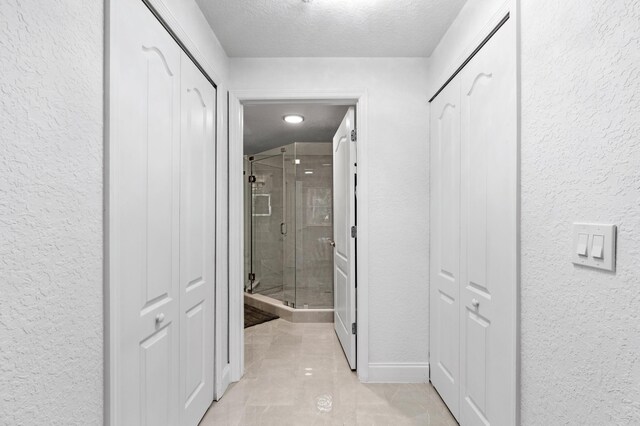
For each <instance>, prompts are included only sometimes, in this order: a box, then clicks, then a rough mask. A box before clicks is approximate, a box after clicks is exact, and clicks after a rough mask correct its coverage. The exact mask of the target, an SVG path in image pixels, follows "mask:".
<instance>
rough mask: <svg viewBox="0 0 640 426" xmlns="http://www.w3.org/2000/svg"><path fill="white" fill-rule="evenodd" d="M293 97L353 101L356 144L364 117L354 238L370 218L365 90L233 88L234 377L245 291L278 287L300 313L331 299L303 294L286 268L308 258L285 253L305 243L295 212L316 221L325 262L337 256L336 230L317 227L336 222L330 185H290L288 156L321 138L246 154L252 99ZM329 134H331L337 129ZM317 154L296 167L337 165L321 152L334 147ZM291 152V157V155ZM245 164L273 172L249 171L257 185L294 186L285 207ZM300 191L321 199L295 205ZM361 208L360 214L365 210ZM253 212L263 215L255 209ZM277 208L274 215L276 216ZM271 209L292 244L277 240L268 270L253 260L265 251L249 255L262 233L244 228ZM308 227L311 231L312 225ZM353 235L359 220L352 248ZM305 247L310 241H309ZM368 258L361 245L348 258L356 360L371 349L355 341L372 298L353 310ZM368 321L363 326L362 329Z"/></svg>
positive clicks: (239, 367)
mask: <svg viewBox="0 0 640 426" xmlns="http://www.w3.org/2000/svg"><path fill="white" fill-rule="evenodd" d="M287 103H288V104H291V103H296V104H302V105H321V106H325V107H326V106H335V107H341V108H342V109H343V110H344V109H347V110H350V111H352V114H353V118H352V119H351V120H350V121H349V124H350V125H351V126H353V130H354V140H353V141H351V133H350V134H349V142H350V143H353V146H354V147H355V143H356V139H355V117H356V116H358V117H359V121H358V131H359V132H360V137H359V138H358V140H357V142H358V156H359V157H358V163H359V164H356V161H353V167H356V165H357V166H358V180H359V182H358V183H359V187H358V203H359V204H358V213H357V214H356V211H355V202H353V203H351V204H350V205H349V207H348V208H349V209H353V215H352V219H351V221H348V220H347V221H345V223H346V222H349V235H350V238H351V232H352V231H351V226H354V227H355V225H356V222H357V224H358V227H360V228H361V233H360V235H358V237H360V236H361V235H362V234H363V233H362V229H363V228H364V229H366V222H367V221H366V215H365V214H364V212H366V209H364V208H363V206H366V190H362V188H363V186H360V184H361V183H362V182H366V172H362V173H361V170H362V169H364V167H362V166H363V165H364V164H366V152H364V151H366V149H363V150H361V149H360V144H361V143H363V142H364V138H363V137H362V136H363V135H366V124H365V123H366V122H365V119H364V117H365V115H364V111H365V109H366V95H365V94H357V95H349V94H344V95H336V94H314V95H313V96H310V95H309V94H304V93H296V94H286V95H284V96H283V95H282V94H275V93H274V94H273V96H269V95H265V94H264V93H261V94H256V95H252V94H250V93H233V92H232V93H230V96H229V111H230V129H229V130H230V146H229V153H230V154H229V155H230V176H231V183H230V205H231V210H232V212H233V211H234V210H235V211H236V212H238V213H240V214H239V215H234V214H233V213H232V214H231V215H230V219H232V218H234V216H235V217H236V218H238V217H239V218H240V219H241V220H237V219H236V220H233V219H232V220H231V222H232V223H230V243H231V242H236V244H232V246H233V247H230V257H231V259H230V279H231V283H232V286H233V287H234V288H235V289H236V290H235V291H233V294H232V297H231V298H230V299H231V300H230V310H231V315H232V319H231V326H232V327H231V336H230V340H231V350H232V356H231V359H232V360H234V361H235V360H237V363H236V364H235V365H234V366H232V368H233V372H234V380H239V379H240V377H241V376H242V374H243V368H244V330H243V327H242V326H241V325H242V324H243V321H244V319H243V311H244V309H243V307H244V299H245V292H246V293H250V294H253V295H258V296H259V295H260V292H261V291H266V292H271V293H272V295H275V296H276V299H275V300H276V301H277V302H278V303H279V304H281V306H286V307H288V308H291V309H293V310H295V312H296V313H297V312H304V311H310V310H313V309H314V308H317V309H323V308H326V306H321V307H319V306H315V307H314V306H313V303H314V302H313V301H312V300H311V299H309V298H308V297H307V300H306V302H305V300H304V295H305V291H304V285H305V284H304V282H303V284H299V285H298V286H297V287H296V284H298V283H296V282H295V274H291V273H289V274H287V268H289V271H290V272H291V271H294V272H298V271H299V270H300V269H299V268H300V267H301V266H302V267H304V265H303V264H301V262H300V258H299V257H298V260H297V264H296V261H295V260H294V261H293V262H292V259H291V257H288V256H287V254H294V256H293V259H296V256H295V251H296V244H298V248H300V247H299V245H300V241H301V239H298V243H296V238H295V236H296V232H295V231H300V230H301V229H300V228H301V227H300V226H297V228H296V225H293V226H294V228H291V225H292V223H291V222H292V221H291V219H293V218H294V216H293V215H296V216H297V217H295V218H296V219H298V224H300V223H303V224H305V225H310V226H311V227H312V228H316V229H314V231H315V232H320V233H321V234H322V235H320V234H318V235H315V236H313V237H311V239H310V240H312V241H313V242H314V244H316V243H317V244H316V249H317V250H318V251H316V252H315V254H316V256H317V257H319V258H321V259H324V261H326V262H325V263H327V264H328V265H331V264H332V263H333V264H334V265H335V262H329V260H330V259H331V256H327V253H332V252H334V251H335V249H334V247H333V246H334V243H335V241H334V240H335V237H334V238H330V236H331V234H329V233H327V232H326V231H327V230H328V229H324V231H323V232H321V231H320V230H319V229H318V228H321V227H323V225H324V227H325V228H329V226H326V225H328V224H329V223H328V221H329V219H331V222H332V223H331V224H332V225H333V224H334V223H335V219H336V218H335V217H334V216H333V215H334V209H335V205H334V203H335V198H333V199H331V208H330V206H329V205H328V203H327V201H328V200H327V193H328V191H327V189H328V188H308V190H307V191H306V192H305V188H304V185H303V186H300V184H298V193H297V194H296V183H295V181H292V182H291V183H290V185H291V186H290V187H288V188H287V185H286V181H287V172H286V166H287V164H286V163H287V161H289V162H291V164H292V165H296V164H295V160H296V158H295V157H296V156H298V155H304V151H305V149H309V148H313V146H314V145H315V148H314V149H312V150H316V151H318V150H317V148H318V147H319V146H320V145H321V144H314V143H308V141H300V140H298V141H285V142H284V145H282V142H281V145H276V146H272V147H266V148H269V149H267V150H264V151H261V150H258V151H255V152H254V155H251V156H245V155H244V154H245V153H244V137H245V132H244V123H245V120H246V119H247V111H249V110H250V109H251V108H252V107H254V106H264V105H283V104H287ZM349 106H352V107H351V108H349ZM360 117H363V118H362V119H360ZM341 118H342V119H343V121H344V117H341ZM282 119H283V117H279V120H282ZM335 130H337V129H335V128H334V130H333V136H335ZM331 139H333V137H332V138H331ZM343 139H344V138H343ZM324 141H325V142H327V143H326V147H329V146H331V151H333V147H334V146H335V142H340V138H339V139H338V141H333V140H331V141H326V138H325V140H324ZM295 142H298V144H295ZM305 142H307V143H305ZM328 142H331V143H328ZM363 144H364V143H363ZM345 146H347V145H345ZM283 148H284V152H283V151H282V149H283ZM325 149H326V148H325ZM320 151H322V150H320ZM315 154H319V155H318V159H317V160H318V161H319V162H318V164H316V165H315V166H313V167H307V169H308V170H305V167H304V165H303V164H302V163H301V162H300V164H297V165H296V166H298V167H297V168H292V170H294V171H297V172H298V173H301V174H303V175H304V176H307V177H309V176H312V175H314V174H315V173H316V172H315V169H314V167H316V166H319V167H329V166H326V164H331V166H332V167H333V166H334V164H332V162H331V163H329V162H327V161H324V160H322V159H321V158H320V157H323V155H322V154H324V157H325V159H326V158H327V154H329V151H328V152H326V153H323V152H316V153H315ZM288 156H289V157H290V158H287V157H288ZM249 157H253V159H251V160H250V159H249ZM328 158H332V159H333V158H334V156H333V155H331V156H329V157H328ZM298 160H301V158H298ZM349 161H350V160H349ZM363 163H364V164H363ZM309 164H310V163H309ZM323 164H325V166H323ZM345 164H348V163H345ZM279 165H281V166H279ZM247 170H249V171H250V173H252V171H253V172H255V171H260V170H262V171H263V172H265V171H267V172H266V174H268V175H270V176H271V177H270V178H266V179H265V178H264V177H263V178H262V180H263V182H259V180H260V178H259V176H257V175H253V174H250V175H249V176H255V179H256V182H253V183H256V184H257V185H256V187H259V186H263V187H266V186H270V187H271V189H274V188H275V187H276V186H280V185H282V186H280V187H281V188H283V189H282V192H281V193H284V194H286V193H287V189H288V190H289V192H288V193H289V197H288V198H287V197H286V196H284V195H283V196H282V203H281V204H282V207H280V201H279V199H280V198H281V197H280V194H278V195H277V198H278V200H274V196H273V194H274V193H273V192H271V193H267V192H268V191H264V193H260V192H261V191H260V190H256V189H254V190H252V191H251V192H250V191H249V190H248V188H247V184H246V182H248V179H249V178H248V177H246V172H247ZM243 172H245V173H243ZM334 172H335V170H334ZM263 174H265V173H263ZM276 175H277V176H276ZM238 176H239V177H240V179H238V180H236V177H238ZM280 176H282V178H280ZM251 179H253V178H251ZM269 179H271V181H272V182H267V181H268V180H269ZM353 184H354V185H355V177H354V178H353ZM234 186H235V187H236V188H238V187H239V188H238V189H240V190H239V191H237V190H236V191H237V192H236V191H234ZM254 188H255V187H254ZM352 190H353V191H354V192H353V195H354V197H355V187H353V188H352ZM234 192H235V194H234ZM238 194H240V196H239V197H238ZM323 194H324V195H323ZM296 195H298V196H299V197H298V199H299V200H302V199H305V200H315V202H313V201H312V204H314V203H315V205H314V206H305V207H309V208H305V209H301V210H299V211H298V212H296V211H295V199H296V197H295V196H296ZM234 198H235V199H234ZM287 200H288V204H289V206H288V207H287V206H286V205H287ZM247 203H250V204H252V207H251V210H250V211H251V212H252V217H251V218H249V217H248V216H247V215H246V214H245V213H246V211H247V210H245V208H246V207H245V206H246V204H247ZM280 208H282V210H283V212H284V211H285V210H289V219H290V220H289V221H287V220H281V221H279V222H278V221H275V219H276V218H277V217H279V215H280V213H279V212H277V211H276V209H280ZM269 209H271V212H269ZM323 212H324V214H323ZM361 212H362V214H360V213H361ZM254 214H256V215H258V216H253V215H254ZM269 214H271V216H260V215H269ZM274 215H275V216H276V217H273V216H274ZM284 216H286V214H283V216H282V217H283V218H284V219H286V218H285V217H284ZM305 216H307V217H305ZM267 217H272V220H270V222H273V223H270V224H269V225H267V228H268V229H269V232H271V231H273V232H271V233H272V234H276V235H278V234H279V235H280V236H281V237H282V238H281V239H286V238H287V237H291V238H290V241H289V243H288V245H287V244H286V243H282V241H278V245H279V246H280V247H281V249H280V248H279V249H277V250H276V256H275V259H274V258H271V259H268V260H269V262H270V264H271V265H272V268H271V269H269V271H264V270H263V271H259V270H258V269H259V268H255V266H256V265H260V266H261V267H264V266H265V265H264V264H260V262H259V260H260V261H264V260H265V259H257V258H254V259H247V256H249V257H251V256H252V255H253V256H256V255H257V252H256V250H259V247H258V246H259V244H260V243H264V242H259V241H257V237H256V235H247V232H246V230H247V226H251V224H252V223H253V225H256V222H257V220H261V221H263V222H265V219H266V218H267ZM323 221H325V222H326V223H324V224H323V223H322V222H323ZM276 225H277V226H276ZM302 231H303V232H302V234H303V235H304V234H305V230H304V229H303V230H302ZM306 231H307V233H308V230H306ZM234 233H235V234H236V235H240V236H241V237H240V238H234ZM324 234H327V235H324ZM355 238H356V233H355V228H354V230H353V242H354V244H353V246H354V251H355ZM302 240H304V239H302ZM252 243H254V247H253V249H252V248H249V247H247V245H250V244H252ZM281 243H282V244H281ZM359 244H360V242H359ZM302 248H303V249H304V247H302ZM254 249H256V250H254ZM279 250H282V255H281V257H279V254H278V251H279ZM287 250H290V253H287ZM325 252H326V253H325ZM272 255H273V251H272ZM302 259H304V255H303V256H302ZM366 259H367V256H366V253H362V254H361V253H359V257H358V259H357V264H356V258H355V253H354V256H353V259H352V260H350V261H351V264H352V266H353V274H352V277H353V290H354V291H353V297H352V299H351V302H352V304H353V309H352V314H351V317H350V320H349V321H350V323H349V341H352V342H353V345H349V344H347V345H348V346H347V349H345V353H348V354H352V356H351V358H352V359H351V360H352V362H353V365H352V368H355V365H356V358H357V359H358V360H360V359H364V358H366V356H367V353H366V352H367V351H366V346H365V347H364V350H363V351H358V352H357V353H356V351H355V347H356V342H357V344H358V345H360V344H361V341H366V340H364V339H366V327H363V325H364V324H366V305H365V304H364V303H363V304H362V305H360V304H358V310H357V313H356V310H355V306H356V298H357V299H358V300H360V299H361V298H363V297H365V296H366V281H362V280H361V278H362V277H364V278H366V273H363V274H362V277H361V276H360V275H358V278H359V283H358V293H357V294H356V292H355V272H356V270H357V271H360V270H361V269H363V266H364V265H365V264H366ZM280 260H282V262H280ZM324 266H326V265H324ZM315 267H320V266H319V265H318V264H316V265H315ZM252 268H255V271H251V272H250V271H248V269H252ZM274 271H275V274H273V273H272V272H274ZM249 274H252V275H249ZM254 274H255V275H254ZM279 274H281V276H282V280H276V282H277V283H278V284H277V285H276V286H274V285H273V282H271V283H270V280H271V278H272V277H268V275H272V276H273V275H276V276H278V275H279ZM260 275H261V276H260ZM305 275H307V276H309V275H311V276H313V278H317V277H318V276H319V275H322V274H318V273H313V272H311V273H309V274H305V273H304V272H303V273H302V276H303V277H304V276H305ZM333 275H334V277H333V278H334V279H333V280H332V281H334V280H335V273H333ZM262 277H265V278H262ZM263 280H264V281H263ZM252 281H253V282H252ZM279 283H282V284H279ZM287 283H288V286H287ZM256 284H257V285H256ZM236 286H237V287H236ZM332 286H333V282H332ZM276 287H277V288H276ZM308 287H309V286H308ZM300 289H303V291H300ZM361 289H362V291H361ZM247 290H248V291H247ZM296 290H297V293H296ZM306 290H308V291H309V292H310V293H309V292H308V293H307V295H313V291H315V290H313V289H310V288H307V289H306ZM334 296H335V295H334ZM334 300H335V298H334ZM365 300H366V299H365ZM332 304H333V303H332ZM287 305H289V306H287ZM305 305H307V306H306V308H307V309H305ZM325 305H326V304H325ZM331 307H333V306H331ZM332 314H333V313H332ZM333 315H335V314H333ZM333 315H332V316H333ZM356 317H357V319H356ZM363 323H364V324H363ZM352 324H353V326H352ZM356 324H358V326H360V327H358V326H356ZM357 328H359V330H357ZM363 329H364V331H365V332H363V333H360V332H361V331H362V330H363ZM341 343H343V342H342V340H341ZM343 346H345V345H344V343H343ZM236 355H237V356H236ZM347 358H349V355H347ZM350 364H351V362H350ZM360 365H362V364H359V365H358V376H359V377H360V378H361V380H362V377H363V376H362V375H363V374H366V365H367V363H364V366H363V368H362V371H361V368H360Z"/></svg>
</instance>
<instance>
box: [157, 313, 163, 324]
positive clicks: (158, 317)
mask: <svg viewBox="0 0 640 426" xmlns="http://www.w3.org/2000/svg"><path fill="white" fill-rule="evenodd" d="M162 321H164V314H163V313H159V314H158V315H156V324H160V323H161V322H162Z"/></svg>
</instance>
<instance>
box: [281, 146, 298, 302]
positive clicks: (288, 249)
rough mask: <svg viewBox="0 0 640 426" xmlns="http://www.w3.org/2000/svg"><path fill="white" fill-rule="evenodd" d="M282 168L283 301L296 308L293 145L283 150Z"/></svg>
mask: <svg viewBox="0 0 640 426" xmlns="http://www.w3.org/2000/svg"><path fill="white" fill-rule="evenodd" d="M283 150H284V151H283V155H284V157H283V168H284V206H285V207H284V223H285V228H284V229H285V233H284V236H283V254H284V259H283V260H284V265H283V269H284V283H283V289H284V300H283V302H284V303H285V304H286V305H289V306H291V307H296V228H295V226H296V220H295V218H296V202H295V187H296V166H295V149H294V145H293V144H292V145H288V146H286V147H284V148H283Z"/></svg>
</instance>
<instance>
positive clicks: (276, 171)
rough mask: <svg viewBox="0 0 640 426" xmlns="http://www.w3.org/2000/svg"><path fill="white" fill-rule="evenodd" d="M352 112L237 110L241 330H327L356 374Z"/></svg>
mask: <svg viewBox="0 0 640 426" xmlns="http://www.w3.org/2000/svg"><path fill="white" fill-rule="evenodd" d="M355 118H356V117H355V108H354V107H353V106H350V105H331V104H327V103H320V104H313V103H304V104H284V103H275V104H268V103H259V104H256V105H245V106H244V111H243V148H244V156H243V192H244V203H243V204H244V209H243V218H244V274H243V283H244V284H243V286H244V306H245V317H244V320H245V321H244V325H245V328H246V327H251V326H253V325H257V324H261V323H264V322H268V321H270V320H273V319H276V318H279V319H282V320H285V321H288V322H291V323H301V322H302V323H334V328H335V331H336V335H337V337H338V339H339V341H340V343H341V345H342V347H343V349H344V352H345V355H346V358H347V360H348V361H349V365H350V367H351V368H352V369H355V367H356V321H355V317H356V293H355V270H356V265H355V260H356V256H355V244H356V237H357V230H356V213H355V211H356V198H355V185H356V168H357V163H356V136H355Z"/></svg>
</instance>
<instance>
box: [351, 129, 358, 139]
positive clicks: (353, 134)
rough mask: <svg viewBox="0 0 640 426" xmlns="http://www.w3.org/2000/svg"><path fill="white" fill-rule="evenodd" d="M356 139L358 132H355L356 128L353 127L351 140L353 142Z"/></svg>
mask: <svg viewBox="0 0 640 426" xmlns="http://www.w3.org/2000/svg"><path fill="white" fill-rule="evenodd" d="M357 139H358V132H356V129H353V130H352V131H351V142H355V141H356V140H357Z"/></svg>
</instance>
